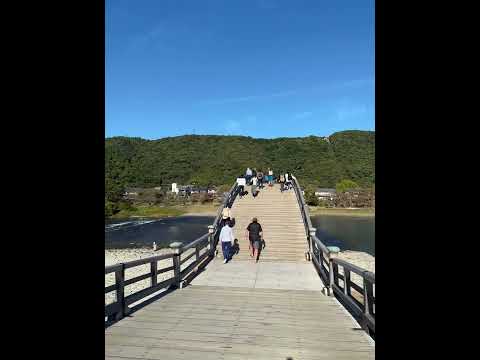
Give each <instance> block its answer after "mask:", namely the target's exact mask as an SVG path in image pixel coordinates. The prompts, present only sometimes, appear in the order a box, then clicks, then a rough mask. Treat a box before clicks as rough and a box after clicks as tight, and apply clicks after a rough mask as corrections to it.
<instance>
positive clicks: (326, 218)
mask: <svg viewBox="0 0 480 360" xmlns="http://www.w3.org/2000/svg"><path fill="white" fill-rule="evenodd" d="M311 220H312V225H313V227H315V228H316V229H317V237H318V238H319V239H320V240H321V241H322V242H323V243H324V244H325V245H326V246H338V247H339V248H340V250H342V251H343V250H354V251H363V252H366V253H368V254H370V255H372V256H375V216H355V217H354V216H339V215H317V216H312V217H311Z"/></svg>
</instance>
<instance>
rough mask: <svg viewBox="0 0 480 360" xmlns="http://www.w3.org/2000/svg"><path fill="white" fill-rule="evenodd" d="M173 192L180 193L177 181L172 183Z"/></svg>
mask: <svg viewBox="0 0 480 360" xmlns="http://www.w3.org/2000/svg"><path fill="white" fill-rule="evenodd" d="M172 193H175V194H178V187H177V183H172Z"/></svg>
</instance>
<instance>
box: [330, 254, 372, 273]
mask: <svg viewBox="0 0 480 360" xmlns="http://www.w3.org/2000/svg"><path fill="white" fill-rule="evenodd" d="M338 258H339V259H342V260H345V261H348V262H349V263H351V264H353V265H356V266H358V267H361V268H363V269H365V270H368V271H370V272H372V273H375V257H374V256H372V255H370V254H367V253H366V252H362V251H352V250H345V251H341V252H340V253H339V254H338Z"/></svg>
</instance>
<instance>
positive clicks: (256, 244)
mask: <svg viewBox="0 0 480 360" xmlns="http://www.w3.org/2000/svg"><path fill="white" fill-rule="evenodd" d="M247 237H248V241H249V242H250V246H249V249H251V250H252V254H251V256H252V257H253V258H254V259H255V262H258V258H259V256H260V251H261V247H262V240H263V230H262V225H260V224H259V223H258V219H257V218H256V217H254V218H253V219H252V222H251V223H250V224H248V226H247V228H246V229H245V239H247Z"/></svg>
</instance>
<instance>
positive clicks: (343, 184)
mask: <svg viewBox="0 0 480 360" xmlns="http://www.w3.org/2000/svg"><path fill="white" fill-rule="evenodd" d="M358 188H359V186H358V184H357V183H356V182H355V181H352V180H342V181H340V182H339V183H337V185H336V189H337V193H344V192H345V191H348V190H353V189H358Z"/></svg>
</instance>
